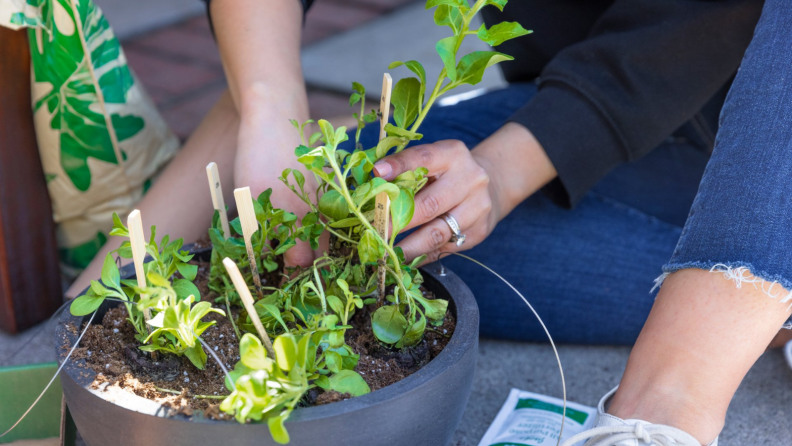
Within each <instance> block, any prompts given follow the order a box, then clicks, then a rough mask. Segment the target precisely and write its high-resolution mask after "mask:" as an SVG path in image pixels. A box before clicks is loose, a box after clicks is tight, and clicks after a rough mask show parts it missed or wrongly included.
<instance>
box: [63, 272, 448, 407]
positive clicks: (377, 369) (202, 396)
mask: <svg viewBox="0 0 792 446" xmlns="http://www.w3.org/2000/svg"><path fill="white" fill-rule="evenodd" d="M194 263H196V264H197V265H198V275H197V277H196V281H195V284H196V286H197V287H198V289H199V290H200V291H201V296H202V300H205V301H209V302H214V298H215V297H216V296H213V294H214V293H211V292H209V290H208V286H207V281H208V277H209V263H208V262H194ZM425 295H426V297H427V298H430V299H431V298H434V296H433V294H432V293H431V292H429V291H425ZM215 305H216V306H217V307H218V308H220V309H223V310H225V305H224V304H215ZM373 310H374V306H373V305H370V306H367V307H364V308H363V309H362V310H359V311H358V312H357V313H356V314H355V316H354V317H353V318H352V320H351V321H350V325H351V326H352V327H353V328H351V329H348V330H347V332H346V342H347V344H348V345H349V346H350V347H351V348H352V350H353V351H354V352H355V353H357V354H359V355H360V360H359V362H358V365H357V367H356V368H355V370H356V371H357V372H358V373H360V375H361V376H362V377H363V379H364V380H365V381H366V382H367V383H368V385H369V387H370V388H371V390H372V391H374V390H377V389H381V388H383V387H385V386H388V385H391V384H393V383H396V382H398V381H400V380H402V379H404V378H405V377H407V376H409V375H411V374H413V373H415V372H416V371H418V370H419V369H420V368H421V367H423V366H424V365H426V364H427V363H428V362H429V361H431V360H432V359H433V358H434V357H435V356H437V355H438V354H439V353H440V352H441V351H442V350H443V348H444V347H445V346H446V345H447V344H448V341H449V340H450V338H451V335H452V334H453V332H454V328H455V326H456V321H455V320H454V317H453V315H452V314H451V312H450V311H449V312H448V313H447V314H446V318H445V321H444V323H443V325H442V326H440V327H432V326H431V325H430V326H428V327H427V331H426V334H425V335H424V340H423V341H421V343H420V344H418V345H417V346H415V347H411V348H405V349H401V350H394V349H390V348H388V347H385V346H383V345H382V344H380V343H379V341H377V340H376V338H375V337H374V334H373V332H372V331H371V322H370V321H371V312H372V311H373ZM232 312H233V315H231V317H233V318H234V319H235V320H236V318H237V317H238V316H239V309H237V308H232ZM126 318H127V312H126V309H125V308H124V306H123V305H119V306H118V307H117V308H114V309H112V310H110V311H108V312H107V313H106V314H105V316H104V318H103V320H102V321H101V323H95V324H94V325H92V326H91V327H90V328H89V329H88V331H87V332H86V334H85V336H84V337H83V340H82V342H81V344H80V347H78V348H77V349H75V351H74V354H73V358H74V359H75V360H77V359H84V360H85V363H86V364H87V367H89V368H90V369H91V370H93V371H94V372H95V373H96V379H95V380H94V382H93V384H92V386H93V388H95V389H98V388H102V386H105V385H107V386H117V387H120V388H122V389H125V390H127V391H129V392H132V393H134V394H136V395H138V396H141V397H143V398H147V399H150V400H154V401H156V402H158V403H160V404H162V405H163V406H165V407H169V408H171V409H172V411H173V413H174V414H184V415H187V416H192V415H194V414H196V412H198V411H202V412H203V416H204V417H209V418H214V419H231V417H230V416H227V415H225V414H224V413H222V412H221V411H220V410H219V405H220V403H221V401H222V399H221V398H222V396H223V395H227V394H228V390H227V389H226V387H225V383H224V379H225V378H224V374H223V372H222V370H221V368H220V367H219V366H218V364H217V362H216V360H215V359H213V358H212V356H211V354H210V353H209V352H207V355H208V356H209V358H208V361H207V364H206V368H205V369H204V370H198V369H197V368H196V367H195V366H194V365H193V364H192V363H191V362H190V361H189V360H188V359H187V358H186V357H181V358H178V357H173V356H170V357H164V355H162V354H160V355H159V356H158V359H159V361H157V362H154V361H152V360H151V359H150V358H149V357H148V355H147V354H146V353H144V352H142V351H141V350H139V349H138V346H139V345H140V344H139V343H138V342H137V340H135V331H134V328H133V327H132V325H131V324H130V323H129V322H128V321H126ZM204 320H205V321H210V320H214V321H216V324H215V325H214V326H212V327H210V328H209V329H207V330H206V332H204V334H203V335H202V336H201V338H202V339H203V340H204V342H206V344H207V345H208V346H209V348H211V349H212V350H213V351H214V352H215V354H217V356H218V357H219V358H220V359H221V360H222V361H223V363H224V365H225V366H226V368H228V369H229V370H231V369H232V368H233V367H234V364H236V362H237V361H238V360H239V348H238V340H237V338H236V335H235V333H234V329H233V326H232V324H231V322H230V320H229V319H228V318H226V317H222V316H220V315H219V314H216V313H210V314H209V315H207V316H206V317H205V318H204ZM67 328H68V329H69V330H70V331H72V332H73V333H76V332H77V328H76V327H67ZM68 348H69V346H67V345H64V347H63V350H62V355H64V356H65V354H66V353H67V352H68ZM85 376H87V374H86V375H85ZM206 397H210V398H206ZM218 397H219V398H218ZM348 398H351V395H349V394H340V393H338V392H335V391H331V392H324V391H322V390H321V389H312V390H311V391H309V392H308V394H306V396H305V397H304V399H303V402H302V406H314V405H323V404H330V403H333V402H336V401H342V400H345V399H348Z"/></svg>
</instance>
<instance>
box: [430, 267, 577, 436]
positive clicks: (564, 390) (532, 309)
mask: <svg viewBox="0 0 792 446" xmlns="http://www.w3.org/2000/svg"><path fill="white" fill-rule="evenodd" d="M443 254H453V255H456V256H459V257H462V258H463V259H467V260H469V261H471V262H473V263H475V264H476V265H478V266H480V267H482V268H484V269H486V270H487V271H489V272H490V273H492V274H493V275H494V276H495V277H497V278H498V279H500V280H502V281H503V283H505V284H506V285H508V286H509V288H511V289H512V291H514V292H515V293H517V295H518V296H520V298H521V299H522V300H523V302H525V305H528V308H530V309H531V312H533V314H534V316H536V319H537V320H539V324H541V325H542V329H543V330H544V332H545V334H547V339H549V340H550V345H551V346H552V347H553V353H555V357H556V361H557V362H558V371H559V372H560V373H561V388H562V390H563V394H564V409H563V412H562V413H561V430H560V432H559V433H558V441H557V442H556V446H558V445H560V444H561V437H562V436H563V435H564V423H565V421H566V409H567V392H566V380H565V379H564V368H563V367H562V366H561V357H560V356H558V349H557V348H556V345H555V342H553V337H552V336H550V330H548V329H547V326H546V325H545V323H544V321H543V320H542V318H541V317H539V313H537V312H536V310H535V309H534V307H533V305H531V303H530V302H528V299H526V298H525V296H523V295H522V293H520V292H519V291H517V288H515V287H514V285H512V284H511V283H509V281H508V280H506V279H504V278H503V277H502V276H501V275H500V274H498V273H496V272H495V271H493V270H492V268H490V267H489V266H487V265H485V264H483V263H481V262H479V261H478V260H476V259H474V258H472V257H468V256H466V255H464V254H460V253H458V252H450V251H446V252H441V253H440V255H438V256H437V262H438V263H440V269H441V274H444V273H445V267H444V266H443V263H442V262H440V259H441V258H442V257H443Z"/></svg>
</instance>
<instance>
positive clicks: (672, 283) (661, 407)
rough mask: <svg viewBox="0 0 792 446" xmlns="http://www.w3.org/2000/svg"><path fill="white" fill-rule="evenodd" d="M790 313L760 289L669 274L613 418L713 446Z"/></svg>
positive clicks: (703, 274) (691, 272) (712, 277)
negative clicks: (739, 391)
mask: <svg viewBox="0 0 792 446" xmlns="http://www.w3.org/2000/svg"><path fill="white" fill-rule="evenodd" d="M757 285H758V284H757ZM776 287H778V285H776ZM778 290H779V291H780V287H778ZM781 295H782V296H783V295H785V293H781ZM789 315H790V310H789V308H788V304H782V303H779V302H778V300H774V299H772V298H770V297H768V296H767V295H766V294H765V293H764V292H763V291H762V290H761V287H759V289H756V288H754V286H752V285H751V284H744V285H743V286H742V288H737V287H736V286H735V284H734V283H733V282H731V281H729V280H726V279H724V278H723V276H722V275H721V274H715V273H710V272H708V271H704V270H698V269H687V270H681V271H679V272H676V273H674V274H671V275H670V276H668V278H667V279H666V281H665V283H664V284H663V287H662V289H661V290H660V293H659V294H658V296H657V301H656V302H655V304H654V307H653V308H652V311H651V313H650V314H649V319H648V320H647V322H646V325H645V326H644V328H643V330H642V331H641V334H640V336H639V337H638V341H637V342H636V344H635V348H634V349H633V351H632V354H631V355H630V359H629V361H628V363H627V369H626V370H625V372H624V377H623V378H622V382H621V385H620V387H619V390H618V392H617V393H616V395H615V397H614V399H613V402H612V403H611V405H610V408H609V409H608V413H610V414H612V415H615V416H618V417H620V418H623V419H629V418H635V419H640V420H644V421H648V422H651V423H657V424H665V425H669V426H673V427H677V428H679V429H682V430H684V431H686V432H688V433H690V434H691V435H693V436H694V437H696V439H698V440H699V441H700V442H701V443H702V444H708V443H709V442H711V441H712V440H714V439H715V437H717V436H718V434H719V432H720V431H721V429H722V428H723V424H724V420H725V417H726V410H727V408H728V407H729V402H730V401H731V399H732V397H733V396H734V393H735V392H736V391H737V387H738V386H739V385H740V382H741V381H742V379H743V378H744V377H745V374H746V373H747V372H748V370H749V369H750V368H751V366H753V364H754V363H755V362H756V360H757V359H758V358H759V356H761V354H762V353H763V352H764V351H765V349H766V348H767V345H768V344H769V343H770V341H771V340H772V339H773V337H774V336H775V335H776V334H777V333H778V330H779V329H780V328H781V326H782V325H783V323H784V322H785V321H786V320H787V318H788V317H789Z"/></svg>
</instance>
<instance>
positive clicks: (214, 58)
mask: <svg viewBox="0 0 792 446" xmlns="http://www.w3.org/2000/svg"><path fill="white" fill-rule="evenodd" d="M97 1H98V3H99V4H100V5H102V4H103V3H107V5H106V6H103V7H104V8H105V9H107V10H108V12H107V14H108V17H109V20H111V24H113V23H114V22H113V21H112V19H113V17H111V16H110V13H111V12H113V13H114V15H117V16H118V18H119V20H117V21H118V22H121V23H126V22H125V21H126V20H129V22H130V23H126V24H125V25H124V29H125V30H129V31H125V32H126V34H127V35H131V36H132V37H129V38H126V39H123V40H122V43H123V46H124V50H125V51H126V55H127V59H128V60H129V65H130V66H131V67H132V69H133V71H134V72H135V74H137V76H138V77H139V78H140V80H141V81H142V82H143V85H145V86H146V89H147V90H148V92H149V94H150V95H151V96H152V98H153V99H154V102H155V103H156V104H157V106H158V107H159V109H160V111H161V112H162V114H163V116H164V118H165V120H166V121H167V122H168V124H169V125H170V127H171V129H172V130H173V131H174V132H175V133H176V134H177V135H178V136H179V137H180V138H182V139H185V138H187V137H188V136H189V135H190V134H191V133H192V131H193V130H194V129H195V128H196V127H197V126H198V124H199V123H200V121H201V119H202V118H203V117H204V116H205V115H206V113H207V112H208V111H209V109H210V108H211V107H212V106H213V105H214V103H215V102H216V101H217V99H218V98H219V97H220V95H221V94H222V93H223V92H224V91H225V89H226V88H227V84H226V81H225V76H224V74H223V67H222V65H221V62H220V54H219V53H218V51H217V46H216V45H215V42H214V39H213V37H212V33H211V30H210V28H209V22H208V20H207V19H206V16H205V15H204V14H202V13H201V14H199V15H195V13H194V11H191V10H186V9H185V11H183V15H186V16H188V17H190V18H187V19H186V20H184V21H182V22H179V23H175V24H172V25H170V26H166V27H163V28H160V29H157V30H154V31H150V32H145V33H143V34H138V33H135V32H134V29H135V28H136V27H137V28H138V29H147V28H146V27H147V26H148V25H147V24H146V23H145V22H140V21H139V20H137V18H136V17H134V16H133V17H125V16H124V15H123V14H119V13H116V12H115V11H116V10H118V11H119V12H123V11H124V10H125V8H124V7H121V6H117V4H118V3H119V2H123V3H124V4H128V0H97ZM152 1H153V0H152ZM158 1H160V0H158ZM161 1H162V2H163V3H164V4H171V3H173V5H171V8H172V9H178V8H179V7H180V5H181V2H182V1H183V0H161ZM191 1H192V2H193V4H194V3H199V2H198V0H191ZM295 1H296V0H295ZM414 2H415V0H318V1H317V2H316V3H315V4H314V7H313V8H311V10H310V11H309V13H308V15H307V17H306V23H305V27H304V31H303V38H302V43H303V45H304V46H306V47H307V48H309V49H310V47H311V45H314V44H316V43H317V42H320V41H323V40H326V39H328V38H330V37H333V36H337V35H339V34H343V33H344V32H346V31H349V30H351V29H353V28H356V27H358V26H360V25H362V24H364V23H366V22H370V21H372V20H376V19H379V18H382V17H384V16H387V15H388V14H390V13H391V12H393V11H394V10H395V9H397V8H399V7H400V6H404V5H406V4H410V3H414ZM173 14H174V15H175V14H176V13H175V12H174V13H173ZM113 26H115V25H113ZM311 60H312V59H308V61H307V62H311ZM350 67H351V66H350ZM386 67H387V64H386V65H385V66H383V67H382V68H381V69H382V70H384V69H385V68H386ZM380 76H381V74H380ZM347 77H349V82H347V83H345V85H344V87H342V92H343V93H339V92H337V91H333V90H332V89H328V88H321V87H314V86H311V85H310V84H309V88H308V102H309V105H310V109H311V116H312V117H321V118H330V117H335V116H338V115H342V114H343V115H350V116H351V110H350V108H349V103H348V98H349V95H350V94H351V91H349V92H348V90H349V89H350V88H351V81H352V80H353V78H354V76H353V75H352V74H348V76H347ZM380 79H381V78H380ZM380 85H381V84H380ZM378 94H379V93H377V94H375V96H377V95H378Z"/></svg>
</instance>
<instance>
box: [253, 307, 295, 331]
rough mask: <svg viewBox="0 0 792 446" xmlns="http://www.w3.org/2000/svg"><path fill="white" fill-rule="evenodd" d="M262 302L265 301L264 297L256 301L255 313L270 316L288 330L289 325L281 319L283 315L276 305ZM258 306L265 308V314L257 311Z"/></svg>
mask: <svg viewBox="0 0 792 446" xmlns="http://www.w3.org/2000/svg"><path fill="white" fill-rule="evenodd" d="M264 302H266V299H265V300H260V301H258V302H256V305H255V306H256V313H258V314H259V315H260V316H267V315H270V316H272V317H273V318H275V320H276V321H278V323H280V324H281V326H282V327H283V329H284V330H286V331H289V327H288V326H287V325H286V321H284V320H283V315H282V314H281V311H280V310H279V309H278V307H276V306H275V305H272V304H265V303H264ZM260 308H263V309H264V310H265V314H263V315H262V314H261V313H260V312H259V309H260Z"/></svg>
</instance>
